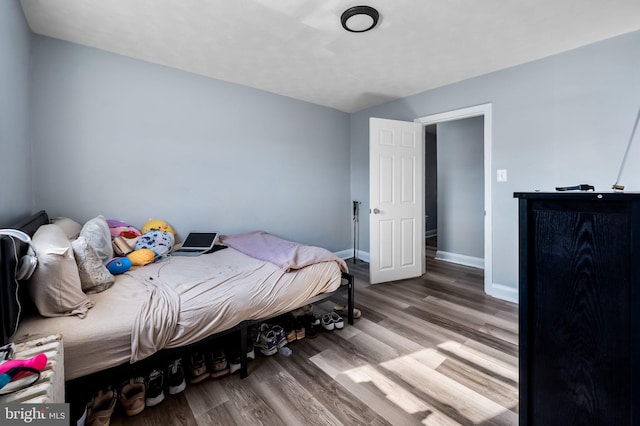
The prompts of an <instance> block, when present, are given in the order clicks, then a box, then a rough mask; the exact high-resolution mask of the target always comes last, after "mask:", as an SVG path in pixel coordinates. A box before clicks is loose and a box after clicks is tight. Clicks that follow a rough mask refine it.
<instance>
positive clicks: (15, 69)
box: [0, 0, 33, 228]
mask: <svg viewBox="0 0 640 426" xmlns="http://www.w3.org/2000/svg"><path fill="white" fill-rule="evenodd" d="M30 39H31V36H30V34H29V28H28V26H27V23H26V21H25V19H24V16H23V14H22V9H21V8H20V3H19V2H18V1H17V0H9V1H0V228H1V227H3V226H10V225H11V224H13V222H14V221H15V220H16V219H17V218H18V217H20V216H22V215H25V214H30V213H32V209H33V196H32V185H31V145H30V131H29V68H30V59H29V58H30V51H31V47H30Z"/></svg>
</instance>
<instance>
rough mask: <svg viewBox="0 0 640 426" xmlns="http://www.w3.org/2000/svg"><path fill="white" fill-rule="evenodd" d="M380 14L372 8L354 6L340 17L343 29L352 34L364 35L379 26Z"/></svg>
mask: <svg viewBox="0 0 640 426" xmlns="http://www.w3.org/2000/svg"><path fill="white" fill-rule="evenodd" d="M378 18H380V14H379V13H378V11H377V10H375V9H374V8H373V7H371V6H353V7H350V8H349V9H347V10H345V11H344V13H342V16H341V17H340V21H341V22H342V28H344V29H345V30H347V31H351V32H352V33H364V32H366V31H369V30H371V29H373V27H375V26H376V25H377V24H378Z"/></svg>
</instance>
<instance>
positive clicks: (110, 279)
mask: <svg viewBox="0 0 640 426" xmlns="http://www.w3.org/2000/svg"><path fill="white" fill-rule="evenodd" d="M71 247H73V254H74V256H75V258H76V264H77V265H78V273H79V275H80V283H81V285H82V291H84V292H85V293H100V292H101V291H104V290H106V289H108V288H109V287H111V286H112V285H113V283H114V281H115V280H116V277H114V276H113V275H111V272H109V270H108V269H107V267H106V266H104V264H103V263H102V261H101V260H100V257H98V254H97V253H96V251H95V250H94V249H93V247H92V246H91V245H90V244H89V242H88V241H87V239H86V238H85V237H78V239H76V240H73V241H71Z"/></svg>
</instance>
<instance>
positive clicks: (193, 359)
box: [189, 351, 209, 384]
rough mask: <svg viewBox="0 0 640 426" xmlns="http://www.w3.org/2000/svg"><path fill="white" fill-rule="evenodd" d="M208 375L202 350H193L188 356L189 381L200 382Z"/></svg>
mask: <svg viewBox="0 0 640 426" xmlns="http://www.w3.org/2000/svg"><path fill="white" fill-rule="evenodd" d="M207 377H209V372H208V371H207V363H206V361H205V356H204V353H203V352H200V351H195V352H192V353H191V356H189V383H191V384H194V383H200V382H201V381H203V380H205V379H206V378H207Z"/></svg>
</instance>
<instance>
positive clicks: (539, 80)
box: [350, 32, 640, 292]
mask: <svg viewBox="0 0 640 426" xmlns="http://www.w3.org/2000/svg"><path fill="white" fill-rule="evenodd" d="M488 102H490V103H492V105H493V123H492V125H493V132H492V133H493V146H492V152H491V155H492V161H493V163H492V170H491V175H492V176H493V177H494V178H495V173H496V172H495V170H496V169H507V170H508V174H509V181H508V182H505V183H496V182H495V180H494V181H493V182H492V184H491V185H492V196H493V200H492V204H491V209H492V212H493V222H492V225H493V235H492V236H491V238H492V243H493V256H492V258H493V281H494V285H495V286H504V288H506V289H511V291H512V292H514V291H515V289H517V283H518V255H517V253H518V239H517V203H516V201H515V200H514V199H513V192H514V191H532V190H536V189H540V190H553V189H554V188H555V186H557V185H572V184H579V183H590V184H592V185H595V186H596V188H597V189H598V190H601V191H608V190H610V188H611V185H612V184H613V183H614V181H615V178H616V175H617V173H618V168H619V166H620V161H621V159H622V155H623V152H624V149H625V146H626V144H627V141H628V138H629V135H630V132H631V128H632V125H633V121H634V119H635V116H636V113H637V111H638V106H639V104H640V32H634V33H629V34H625V35H623V36H620V37H616V38H613V39H609V40H605V41H602V42H599V43H595V44H592V45H589V46H585V47H582V48H579V49H575V50H572V51H569V52H565V53H563V54H559V55H556V56H552V57H549V58H545V59H542V60H539V61H535V62H531V63H528V64H524V65H521V66H517V67H513V68H510V69H506V70H502V71H499V72H495V73H491V74H487V75H484V76H480V77H477V78H473V79H469V80H465V81H462V82H459V83H456V84H452V85H449V86H445V87H441V88H438V89H435V90H430V91H427V92H424V93H420V94H417V95H414V96H410V97H407V98H404V99H401V100H398V101H394V102H389V103H387V104H384V105H381V106H378V107H375V108H370V109H367V110H363V111H360V112H358V113H355V114H352V115H351V129H350V133H351V192H352V197H353V198H354V199H359V200H361V201H362V202H363V204H362V210H363V211H368V209H369V207H370V206H369V195H368V193H369V167H368V162H369V158H368V155H369V141H368V140H369V129H368V120H369V117H380V118H390V119H399V120H410V121H412V120H414V119H415V118H417V117H423V116H427V115H430V114H436V113H441V112H445V111H451V110H455V109H460V108H464V107H469V106H473V105H480V104H484V103H488ZM639 164H640V141H638V137H636V141H635V144H634V147H633V149H632V152H631V154H630V158H629V161H628V163H627V167H626V171H625V173H624V174H623V177H622V180H621V182H622V183H623V184H625V185H626V187H627V190H629V191H633V190H635V191H638V190H640V173H638V165H639ZM440 219H442V218H440ZM368 227H369V218H368V216H367V215H366V214H365V215H363V216H362V217H361V229H362V230H363V231H362V238H361V240H360V241H361V243H360V244H361V248H362V250H363V251H369V238H368V235H367V232H366V230H367V229H368Z"/></svg>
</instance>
